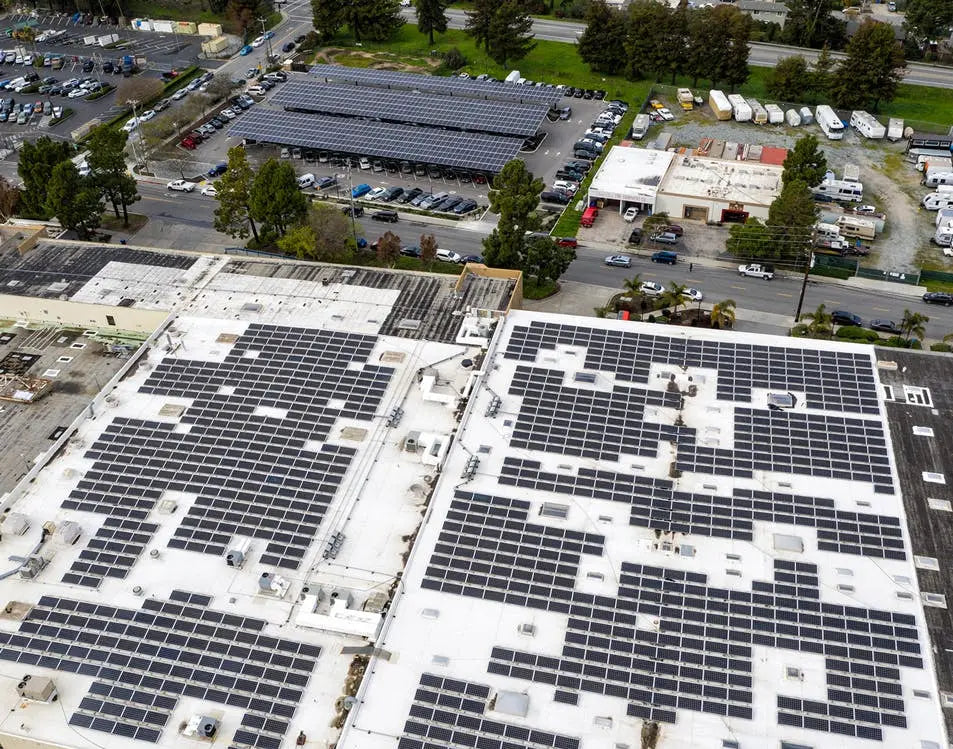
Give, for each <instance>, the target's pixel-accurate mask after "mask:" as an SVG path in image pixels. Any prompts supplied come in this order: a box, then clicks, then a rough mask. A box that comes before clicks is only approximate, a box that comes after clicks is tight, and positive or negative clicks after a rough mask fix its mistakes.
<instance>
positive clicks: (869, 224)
mask: <svg viewBox="0 0 953 749" xmlns="http://www.w3.org/2000/svg"><path fill="white" fill-rule="evenodd" d="M837 226H839V227H840V232H841V234H842V235H843V236H845V237H859V238H860V239H873V238H874V237H876V236H877V224H876V223H875V222H874V221H871V220H870V219H866V218H858V217H857V216H841V217H840V218H838V219H837Z"/></svg>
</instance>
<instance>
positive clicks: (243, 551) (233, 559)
mask: <svg viewBox="0 0 953 749" xmlns="http://www.w3.org/2000/svg"><path fill="white" fill-rule="evenodd" d="M250 549H251V539H248V538H240V537H236V538H235V539H234V540H233V541H232V543H231V545H230V546H229V547H228V551H226V552H225V564H227V565H228V566H229V567H236V568H241V567H242V565H244V564H245V560H246V559H247V558H248V552H249V550H250Z"/></svg>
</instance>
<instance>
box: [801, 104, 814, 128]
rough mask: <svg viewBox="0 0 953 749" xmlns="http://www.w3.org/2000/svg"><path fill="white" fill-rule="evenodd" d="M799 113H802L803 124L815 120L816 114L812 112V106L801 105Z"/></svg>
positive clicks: (808, 123)
mask: <svg viewBox="0 0 953 749" xmlns="http://www.w3.org/2000/svg"><path fill="white" fill-rule="evenodd" d="M798 114H799V115H801V124H802V125H810V124H811V123H812V122H814V115H813V114H811V108H810V107H801V108H800V109H799V110H798Z"/></svg>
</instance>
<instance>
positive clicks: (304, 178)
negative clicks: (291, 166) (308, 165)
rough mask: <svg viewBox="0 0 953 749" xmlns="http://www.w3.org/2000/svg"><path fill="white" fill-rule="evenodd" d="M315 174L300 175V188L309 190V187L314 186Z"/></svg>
mask: <svg viewBox="0 0 953 749" xmlns="http://www.w3.org/2000/svg"><path fill="white" fill-rule="evenodd" d="M314 182H315V180H314V175H313V174H310V173H308V174H302V175H301V176H300V177H298V189H299V190H307V189H308V188H309V187H314Z"/></svg>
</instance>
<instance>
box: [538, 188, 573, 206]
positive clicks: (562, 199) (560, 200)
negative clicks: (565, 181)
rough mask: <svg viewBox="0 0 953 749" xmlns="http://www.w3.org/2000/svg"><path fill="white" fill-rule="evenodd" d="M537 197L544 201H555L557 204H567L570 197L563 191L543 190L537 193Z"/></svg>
mask: <svg viewBox="0 0 953 749" xmlns="http://www.w3.org/2000/svg"><path fill="white" fill-rule="evenodd" d="M539 199H540V200H541V201H543V202H544V203H557V204H559V205H568V204H569V201H570V200H572V198H571V197H570V196H569V195H567V194H566V193H563V192H555V191H553V190H545V191H543V192H542V193H540V195H539Z"/></svg>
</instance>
